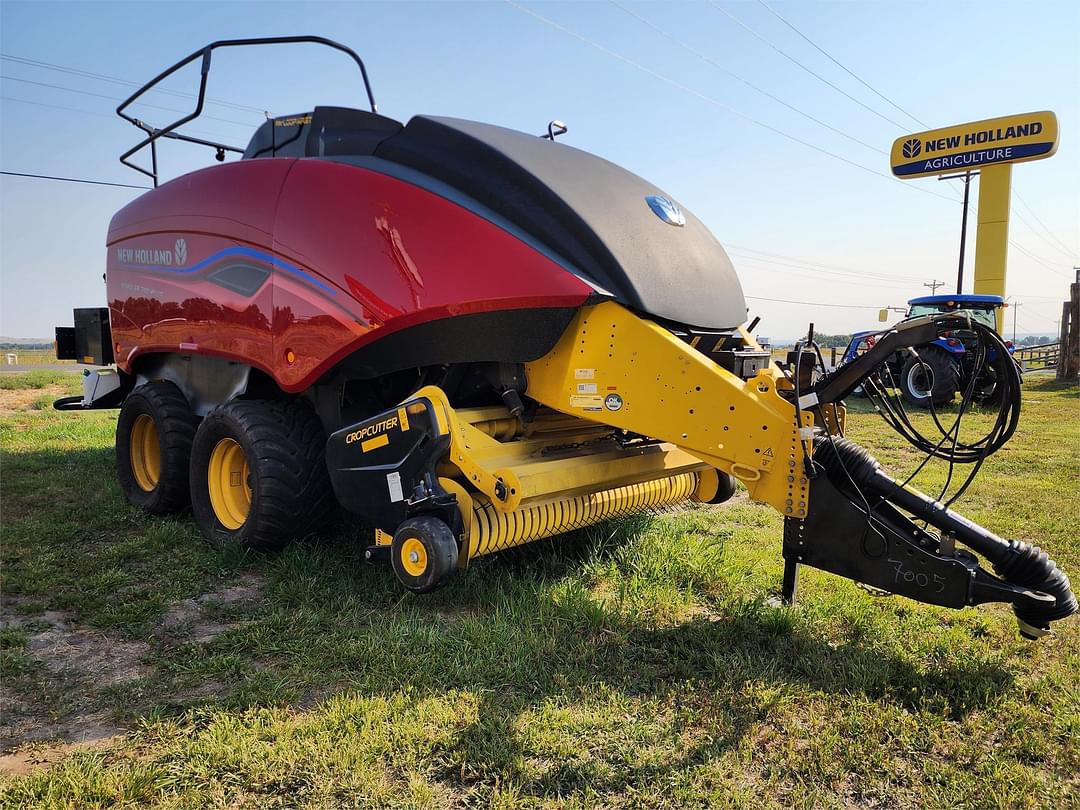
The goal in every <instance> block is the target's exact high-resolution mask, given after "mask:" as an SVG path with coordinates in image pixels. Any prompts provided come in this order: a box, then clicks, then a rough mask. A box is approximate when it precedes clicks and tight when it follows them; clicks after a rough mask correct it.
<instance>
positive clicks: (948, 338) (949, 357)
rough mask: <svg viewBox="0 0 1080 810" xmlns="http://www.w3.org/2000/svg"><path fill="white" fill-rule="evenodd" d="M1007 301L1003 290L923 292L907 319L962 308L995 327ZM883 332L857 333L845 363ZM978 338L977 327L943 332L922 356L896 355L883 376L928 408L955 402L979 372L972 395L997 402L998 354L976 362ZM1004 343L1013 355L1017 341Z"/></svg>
mask: <svg viewBox="0 0 1080 810" xmlns="http://www.w3.org/2000/svg"><path fill="white" fill-rule="evenodd" d="M1004 306H1005V301H1004V300H1003V299H1002V298H1001V296H1000V295H955V294H954V295H924V296H921V297H919V298H912V299H911V300H910V301H908V311H907V315H906V316H905V319H906V318H916V317H919V316H921V315H937V314H941V313H956V312H960V311H963V312H967V313H970V315H971V318H972V319H973V320H976V321H979V322H980V323H982V324H984V325H986V326H989V327H990V328H991V329H994V328H996V323H997V311H998V310H999V309H1001V308H1002V307H1004ZM881 312H882V318H881V320H885V319H886V318H887V317H888V310H882V311H881ZM880 334H881V330H880V329H873V330H867V331H863V332H856V333H854V334H853V335H852V336H851V343H849V344H848V347H847V350H846V351H845V352H844V357H843V361H842V362H844V363H847V362H849V361H850V360H853V359H854V358H855V357H857V356H858V355H859V354H861V353H862V352H864V351H866V350H867V349H868V348H870V347H871V346H873V345H874V343H875V342H876V340H877V337H878V335H880ZM976 342H977V337H976V333H975V332H974V331H970V332H969V331H967V330H962V329H956V330H953V331H952V332H944V333H942V335H941V337H939V338H938V339H937V340H935V341H934V342H933V343H931V344H928V345H926V346H921V347H919V349H918V354H917V355H916V354H915V353H913V352H911V351H903V352H897V353H896V354H894V355H893V356H892V357H891V358H890V359H889V360H888V361H887V362H886V363H885V364H884V367H883V368H882V369H881V370H880V372H879V374H878V381H879V383H880V384H884V385H888V386H890V387H894V388H899V389H900V392H901V394H902V395H903V397H904V400H905V401H906V402H907V403H908V404H909V405H913V406H915V407H918V408H929V407H930V405H931V403H932V404H933V406H934V407H938V406H941V405H946V404H948V403H949V402H952V400H953V398H954V397H955V396H956V393H957V392H958V391H965V390H967V386H968V384H969V383H970V382H971V381H972V378H973V377H974V382H975V388H974V396H973V398H974V399H975V400H976V401H979V402H988V403H992V402H994V399H995V396H996V394H997V393H998V384H997V373H996V372H995V369H994V367H995V365H996V361H997V357H996V356H994V355H993V353H991V355H990V356H988V357H986V358H985V361H984V362H983V363H977V361H976V352H975V351H974V347H975V345H976ZM1005 345H1006V346H1007V347H1008V349H1009V353H1010V354H1011V353H1012V352H1013V344H1012V341H1006V342H1005ZM976 366H978V367H976ZM856 393H857V394H859V393H862V392H861V391H856Z"/></svg>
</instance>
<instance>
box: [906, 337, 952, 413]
mask: <svg viewBox="0 0 1080 810" xmlns="http://www.w3.org/2000/svg"><path fill="white" fill-rule="evenodd" d="M959 387H960V369H959V368H958V367H957V364H956V363H955V362H954V361H953V359H952V358H951V357H949V356H948V355H946V354H945V353H944V352H942V351H940V350H938V349H924V350H923V353H922V355H920V357H918V358H916V357H912V358H910V359H909V360H908V361H907V362H906V363H904V367H903V368H902V369H901V370H900V393H901V394H903V396H904V400H905V401H906V402H907V403H908V404H909V405H913V406H915V407H916V408H929V407H930V403H931V401H932V402H933V403H934V407H935V408H937V407H940V406H942V405H947V404H949V403H950V402H952V401H953V397H955V396H956V391H957V389H958V388H959Z"/></svg>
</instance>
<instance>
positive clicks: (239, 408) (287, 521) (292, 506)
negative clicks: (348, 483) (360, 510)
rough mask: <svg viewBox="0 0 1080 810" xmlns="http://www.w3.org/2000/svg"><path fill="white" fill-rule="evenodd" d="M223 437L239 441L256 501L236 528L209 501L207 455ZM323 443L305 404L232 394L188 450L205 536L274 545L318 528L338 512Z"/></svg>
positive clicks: (257, 546) (256, 547)
mask: <svg viewBox="0 0 1080 810" xmlns="http://www.w3.org/2000/svg"><path fill="white" fill-rule="evenodd" d="M222 439H232V440H233V441H235V442H236V443H237V444H239V445H240V447H241V448H242V449H243V451H244V456H245V458H246V461H247V464H248V470H249V475H248V485H249V486H250V488H251V505H250V508H249V509H248V513H247V518H246V520H245V521H244V523H243V524H242V525H240V526H239V528H236V529H230V528H227V527H226V526H225V525H223V524H222V523H221V521H220V520H219V519H218V517H217V514H216V513H215V512H214V507H213V504H212V503H211V500H210V486H209V482H208V470H209V466H210V456H211V454H212V453H213V451H214V447H215V446H216V445H217V443H218V442H219V441H221V440H222ZM325 448H326V436H325V434H324V432H323V427H322V423H321V422H320V421H319V418H318V417H317V416H316V415H315V413H314V412H313V411H312V410H311V409H310V408H309V407H308V406H307V405H306V404H305V403H303V402H300V401H297V400H281V401H269V400H234V401H233V402H228V403H226V404H225V405H221V406H219V407H218V408H215V409H214V410H213V411H211V412H210V413H209V414H207V416H206V418H204V419H203V421H202V423H201V424H200V425H199V430H198V432H196V434H195V443H194V445H193V447H192V450H191V468H190V482H191V506H192V511H193V512H194V513H195V522H196V523H197V524H198V526H199V530H200V531H201V532H202V533H203V536H204V537H205V538H206V539H207V540H209V541H210V542H211V543H212V544H214V545H216V546H219V547H222V548H224V547H229V546H240V547H242V548H245V549H251V550H253V551H275V550H277V549H280V548H281V547H282V546H284V545H286V544H287V543H289V542H290V541H291V540H294V539H298V538H302V537H306V536H309V535H312V534H315V533H316V532H318V530H319V529H321V528H322V527H323V526H325V525H326V523H327V522H329V520H330V519H331V518H332V517H333V516H334V515H335V514H336V512H337V501H336V499H335V497H334V491H333V489H332V487H331V485H330V475H329V473H328V472H327V469H326V452H325Z"/></svg>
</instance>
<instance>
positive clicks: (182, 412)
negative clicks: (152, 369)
mask: <svg viewBox="0 0 1080 810" xmlns="http://www.w3.org/2000/svg"><path fill="white" fill-rule="evenodd" d="M198 423H199V420H198V417H196V416H195V414H194V413H193V412H192V410H191V406H190V405H188V401H187V399H185V398H184V395H183V394H182V393H180V389H179V388H177V387H176V386H175V385H173V384H172V383H170V382H150V383H146V384H145V385H140V386H139V387H138V388H136V389H135V390H133V391H132V392H131V393H130V394H128V395H127V397H125V399H124V402H123V404H122V405H121V406H120V417H119V418H118V419H117V421H116V472H117V477H118V478H119V480H120V489H121V490H122V491H123V493H124V497H125V498H127V500H128V503H130V504H132V505H133V506H138V507H140V508H142V509H145V510H146V511H147V512H150V513H151V514H154V515H165V514H168V513H170V512H179V511H181V510H183V509H186V508H187V507H188V505H189V504H190V502H191V501H190V497H189V491H188V464H189V460H190V458H191V444H192V441H193V440H194V438H195V430H196V427H197V426H198Z"/></svg>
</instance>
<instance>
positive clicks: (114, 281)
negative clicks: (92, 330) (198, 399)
mask: <svg viewBox="0 0 1080 810" xmlns="http://www.w3.org/2000/svg"><path fill="white" fill-rule="evenodd" d="M107 280H108V298H109V306H110V309H111V320H112V331H113V339H114V341H115V342H116V344H117V346H116V349H117V350H116V357H117V361H118V363H119V365H120V367H121V368H122V369H124V370H125V371H130V370H131V365H132V363H133V362H134V361H135V359H136V358H137V357H138V356H139V355H141V354H145V353H150V352H182V353H185V354H189V353H195V354H198V353H203V354H212V355H216V356H221V357H227V358H230V359H234V360H238V361H241V362H244V363H248V364H250V365H253V366H255V367H257V368H260V369H262V370H264V371H266V372H267V373H269V374H270V375H271V376H273V377H274V379H275V380H276V381H277V382H278V384H279V385H280V386H281V387H282V388H283V389H284V390H286V391H292V392H296V391H301V390H303V389H305V388H307V387H308V386H310V385H311V384H312V383H313V382H314V381H315V380H316V379H317V378H318V377H319V376H320V375H321V374H322V373H323V372H325V371H326V370H327V369H328V368H329V367H330V366H332V365H333V364H334V363H335V362H337V361H338V360H340V359H341V358H342V357H345V356H346V355H348V354H349V353H350V352H353V351H355V350H356V349H357V348H359V347H361V346H363V345H364V344H366V343H368V342H370V341H373V340H377V339H378V338H380V337H381V336H383V335H385V334H389V333H390V332H392V331H397V330H399V329H403V328H406V327H408V326H412V325H415V324H418V323H422V322H425V321H430V320H435V319H438V318H444V317H449V316H452V315H458V314H465V313H470V312H483V311H489V310H496V309H520V308H534V307H567V306H578V305H580V304H582V303H583V302H584V301H585V299H586V298H587V297H588V296H589V294H590V293H591V292H592V288H591V287H590V286H589V285H587V284H586V283H585V282H583V281H581V280H580V279H579V278H577V277H576V276H574V275H573V274H571V273H569V272H568V271H566V270H565V269H564V268H563V267H561V266H560V265H559V264H557V263H555V262H554V261H552V260H550V259H548V258H547V257H546V256H544V255H543V254H542V253H540V252H538V251H536V250H534V249H533V248H532V247H530V246H529V245H527V244H525V243H524V242H522V241H521V240H519V239H517V238H516V237H515V236H513V235H511V234H509V233H507V232H506V231H504V230H502V229H501V228H499V227H498V226H496V225H493V224H492V223H490V222H488V221H487V220H485V219H483V218H481V217H479V216H477V215H476V214H474V213H472V212H470V211H468V210H467V209H465V208H462V207H461V206H459V205H456V204H454V203H452V202H449V201H448V200H445V199H443V198H442V197H439V196H437V195H435V194H432V193H431V192H428V191H425V190H423V189H420V188H418V187H416V186H413V185H411V184H408V183H405V182H403V181H400V180H397V179H394V178H391V177H388V176H386V175H382V174H378V173H376V172H373V171H369V170H366V169H361V168H357V167H354V166H349V165H346V164H342V163H335V162H331V161H324V160H314V159H300V160H296V159H286V158H271V159H259V160H249V161H239V162H237V163H230V164H226V165H223V166H216V167H212V168H209V169H203V170H201V171H197V172H193V173H192V174H189V175H186V176H184V177H181V178H179V179H177V180H174V181H172V182H170V183H168V184H166V185H164V186H162V187H161V188H158V189H156V190H154V191H151V192H149V193H147V194H145V195H143V196H142V197H140V198H139V199H137V200H135V201H134V202H133V203H131V204H130V205H128V206H127V207H125V208H124V209H122V210H121V211H120V212H119V213H118V214H117V215H116V216H115V217H114V219H113V222H112V225H111V228H110V231H109V253H108V274H107Z"/></svg>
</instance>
